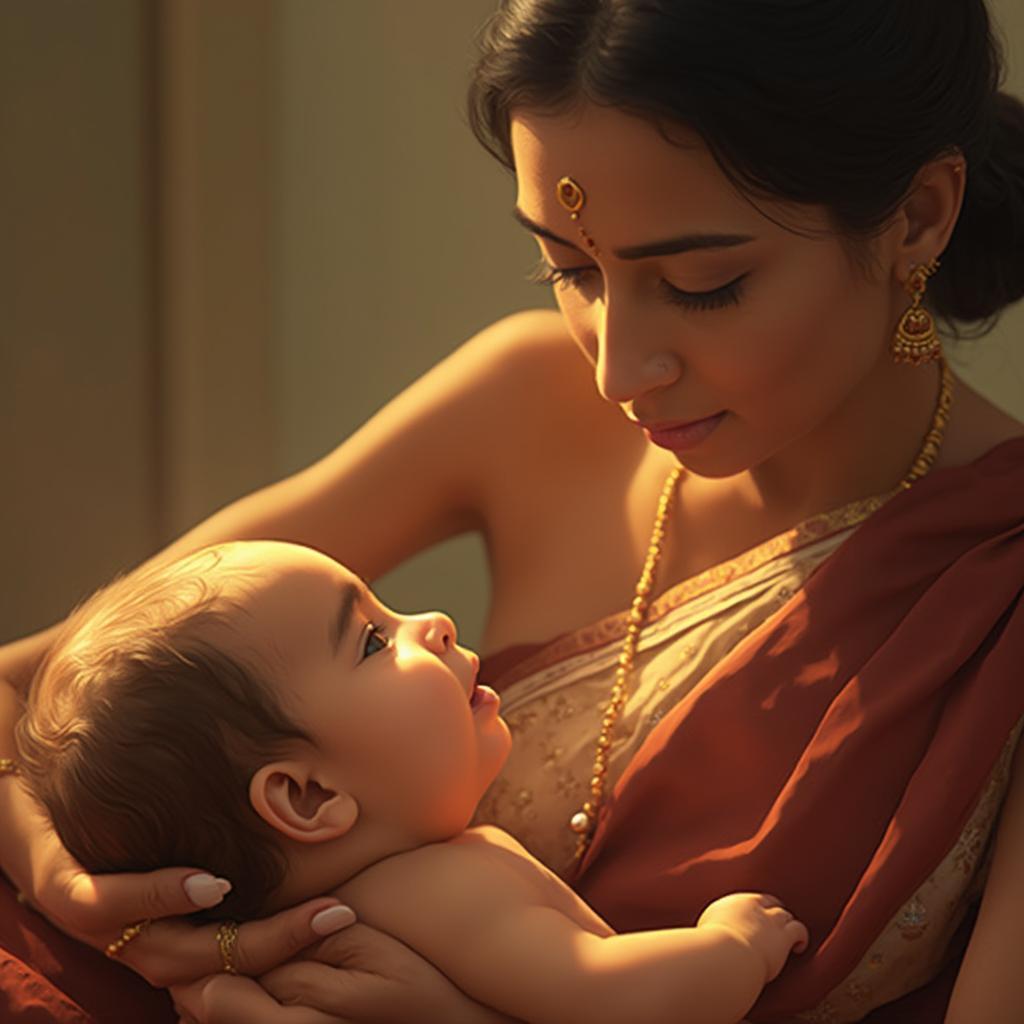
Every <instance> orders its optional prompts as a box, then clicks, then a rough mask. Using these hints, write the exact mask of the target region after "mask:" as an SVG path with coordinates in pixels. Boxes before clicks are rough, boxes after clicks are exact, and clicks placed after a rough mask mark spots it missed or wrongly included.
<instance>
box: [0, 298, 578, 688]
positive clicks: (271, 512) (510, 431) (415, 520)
mask: <svg viewBox="0 0 1024 1024" xmlns="http://www.w3.org/2000/svg"><path fill="white" fill-rule="evenodd" d="M568 349H569V343H568V341H567V339H566V335H565V328H564V325H563V324H562V322H561V319H560V317H559V316H558V314H557V313H554V312H552V311H550V310H533V311H527V312H523V313H517V314H514V315H512V316H509V317H506V318H504V319H502V320H499V321H497V322H496V323H494V324H492V325H491V326H489V327H487V328H485V329H484V330H482V331H480V332H479V333H478V334H476V335H475V336H474V337H472V338H471V339H470V340H469V341H467V342H466V343H465V344H464V345H462V346H461V347H460V348H459V349H457V350H456V351H455V352H454V353H453V354H452V355H451V356H449V357H448V358H447V359H445V360H444V361H443V362H442V363H440V364H439V365H438V366H436V367H434V368H433V369H432V370H431V371H430V372H429V373H427V374H425V375H424V376H423V377H422V378H420V379H419V380H417V381H416V382H415V383H414V384H412V385H411V386H410V387H409V388H408V389H406V390H405V391H404V392H403V393H402V394H400V395H399V396H398V397H397V398H395V399H394V400H393V401H391V402H390V403H388V405H387V406H385V408H383V409H382V410H381V411H380V412H379V413H378V414H377V415H376V416H374V417H373V418H372V419H371V420H370V421H369V422H368V423H366V424H365V425H364V426H363V427H361V428H360V429H359V430H358V431H356V432H355V433H354V434H353V435H352V436H351V437H350V438H348V439H347V440H346V441H344V442H343V443H342V444H340V445H339V446H338V447H337V448H335V449H334V450H333V451H332V452H330V453H329V454H328V455H326V456H325V457H324V458H322V459H320V460H319V461H317V462H316V463H314V464H313V465H311V466H309V467H307V468H306V469H303V470H301V471H299V472H297V473H295V474H293V475H292V476H289V477H287V478H285V479H284V480H281V481H279V482H277V483H274V484H271V485H269V486H267V487H264V488H262V489H260V490H258V491H255V492H253V493H252V494H249V495H247V496H245V497H243V498H240V499H238V500H237V501H235V502H232V503H231V504H230V505H227V506H225V507H224V508H223V509H221V510H220V511H218V512H216V513H214V514H213V515H211V516H210V517H209V518H207V519H206V520H204V521H203V522H202V523H200V524H199V525H198V526H196V527H194V528H193V529H191V530H189V531H188V532H187V533H185V534H184V535H183V536H182V537H180V538H179V539H178V540H176V541H174V542H173V543H172V544H170V545H168V546H167V547H166V548H165V549H163V550H162V551H160V552H159V553H158V554H156V555H154V556H153V557H152V558H151V559H150V560H149V561H150V562H151V563H155V562H164V561H172V560H174V559H175V558H178V557H180V556H182V555H185V554H188V553H189V552H191V551H194V550H196V549H198V548H201V547H204V546H206V545H208V544H214V543H218V542H220V541H225V540H245V539H253V538H261V539H276V540H290V541H295V542H298V543H303V544H307V545H309V546H311V547H315V548H318V549H319V550H321V551H324V552H326V553H327V554H329V555H331V556H332V557H334V558H336V559H337V560H338V561H340V562H343V563H344V564H345V565H347V566H349V567H350V568H351V569H352V570H353V571H355V572H356V573H358V574H359V575H360V576H362V577H363V578H364V579H367V580H374V579H376V578H377V577H379V576H381V575H382V574H383V573H385V572H387V571H388V570H390V569H392V568H394V567H395V566H396V565H398V564H399V563H400V562H402V561H404V560H405V559H407V558H409V557H410V556H412V555H413V554H415V553H417V552H418V551H422V550H423V549H424V548H427V547H429V546H430V545H432V544H434V543H437V542H438V541H441V540H444V539H446V538H448V537H452V536H454V535H456V534H458V533H462V532H465V531H467V530H470V529H474V528H485V527H486V520H487V518H488V509H489V508H490V507H491V506H492V505H494V504H495V503H497V502H499V501H500V500H501V499H500V491H501V486H502V483H503V481H504V478H505V477H507V476H508V475H509V474H510V473H511V474H513V475H515V474H517V473H518V472H519V468H520V467H521V466H522V463H523V460H524V459H525V458H527V457H536V452H537V451H538V450H543V446H541V447H540V449H538V444H537V443H536V442H537V441H540V440H542V439H546V441H547V443H548V444H550V436H551V431H550V430H547V429H546V427H545V426H544V423H543V422H542V421H543V417H542V416H541V415H540V413H541V409H540V408H539V405H538V401H537V399H538V392H539V391H540V387H539V384H538V381H544V380H546V381H547V382H548V383H549V384H551V380H552V372H551V364H552V362H554V363H555V364H557V367H558V372H559V373H562V374H564V370H562V369H561V367H562V366H563V364H565V363H566V362H570V363H571V364H572V365H573V367H574V368H575V363H576V362H577V361H578V360H577V357H576V356H575V355H574V354H573V353H571V352H569V350H568ZM566 356H568V360H567V359H566ZM559 390H563V389H561V388H559ZM567 397H568V396H566V395H562V396H561V397H560V398H559V399H558V401H559V402H560V403H561V404H563V405H564V403H565V402H566V401H567ZM552 404H554V403H552ZM534 434H536V435H537V436H536V437H535V436H534ZM545 435H546V438H545ZM531 452H532V453H534V454H533V455H532V456H531V455H530V453H531ZM97 582H100V581H97ZM57 628H58V627H56V626H55V627H52V628H51V629H50V630H47V631H43V632H39V633H36V634H33V635H31V636H29V637H25V638H23V639H21V640H17V641H13V642H11V643H8V644H6V645H4V646H0V677H3V678H6V679H8V680H10V681H11V682H13V683H14V684H15V686H16V687H17V689H18V690H19V691H20V692H22V693H23V694H24V693H25V692H27V687H28V684H29V681H30V679H31V676H32V673H33V672H34V670H35V667H36V665H37V664H38V662H39V660H40V658H41V657H42V656H43V654H44V653H45V652H46V650H47V649H48V648H49V646H50V643H51V642H52V639H53V635H54V633H55V632H56V629H57Z"/></svg>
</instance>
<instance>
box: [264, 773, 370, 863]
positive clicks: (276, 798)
mask: <svg viewBox="0 0 1024 1024" xmlns="http://www.w3.org/2000/svg"><path fill="white" fill-rule="evenodd" d="M249 802H250V803H251V804H252V806H253V810H255V811H256V813H257V814H258V815H259V816H260V817H261V818H262V819H263V820H264V821H265V822H266V823H267V824H268V825H269V826H270V827H271V828H273V829H274V830H275V831H277V832H280V833H281V834H282V835H285V836H287V837H288V838H289V839H294V840H295V841H296V842H299V843H324V842H327V841H328V840H331V839H337V838H338V837H339V836H343V835H345V833H346V832H348V830H349V829H350V828H352V826H353V825H354V824H355V823H356V819H357V818H358V817H359V805H358V804H357V803H356V801H355V798H354V797H352V796H351V795H350V794H348V793H345V792H343V791H337V790H332V789H325V788H324V787H323V786H321V785H320V783H318V782H317V781H316V779H314V778H313V777H312V776H311V775H310V771H309V766H308V765H304V764H302V763H301V762H298V761H275V762H274V763H273V764H265V765H264V766H263V767H262V768H260V769H259V770H258V771H257V772H256V774H255V775H253V777H252V780H251V781H250V782H249Z"/></svg>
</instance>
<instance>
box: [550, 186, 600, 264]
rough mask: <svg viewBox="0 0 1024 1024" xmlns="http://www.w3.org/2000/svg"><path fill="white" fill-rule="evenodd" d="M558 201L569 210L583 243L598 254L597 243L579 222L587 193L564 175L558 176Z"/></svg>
mask: <svg viewBox="0 0 1024 1024" xmlns="http://www.w3.org/2000/svg"><path fill="white" fill-rule="evenodd" d="M556 191H557V195H558V201H559V202H560V203H561V204H562V206H564V207H565V209H567V210H568V211H569V216H570V217H571V218H572V219H573V221H574V222H575V223H576V227H578V228H579V232H580V236H581V237H582V239H583V243H584V245H586V247H587V248H588V249H589V250H590V251H591V252H592V253H593V254H594V255H595V256H598V255H600V250H599V249H598V248H597V243H596V242H595V241H594V240H593V239H592V238H591V237H590V235H588V234H587V232H586V229H585V228H584V227H583V225H582V224H581V223H580V210H582V209H583V207H584V206H585V205H586V202H587V195H586V193H585V192H584V191H583V189H582V187H581V186H580V184H579V183H578V182H576V181H574V180H573V179H572V178H570V177H568V176H566V177H564V178H560V179H559V181H558V186H557V190H556Z"/></svg>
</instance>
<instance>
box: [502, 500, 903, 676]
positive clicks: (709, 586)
mask: <svg viewBox="0 0 1024 1024" xmlns="http://www.w3.org/2000/svg"><path fill="white" fill-rule="evenodd" d="M895 493H896V492H889V493H888V494H880V495H875V496H874V497H871V498H862V499H860V500H858V501H854V502H851V503H850V504H849V505H844V506H843V507H842V508H838V509H834V510H833V511H831V512H823V513H821V514H819V515H816V516H811V518H810V519H805V520H804V521H803V522H802V523H798V524H797V525H796V526H794V527H792V528H791V529H789V530H786V531H784V532H783V533H780V534H777V535H776V536H775V537H772V538H770V539H769V540H766V541H764V542H763V543H762V544H758V545H757V546H756V547H753V548H750V549H749V550H748V551H744V552H743V553H742V554H740V555H737V556H736V557H735V558H732V559H729V560H728V561H726V562H721V563H720V564H718V565H715V566H712V567H711V568H709V569H705V570H704V571H703V572H701V573H698V574H697V575H696V576H691V577H690V578H689V579H687V580H683V581H682V582H680V583H677V584H676V585H675V586H673V587H671V588H669V589H668V590H667V591H665V593H664V594H662V595H661V596H660V597H658V598H657V599H656V600H654V601H652V602H651V607H650V613H649V619H648V621H651V622H653V621H654V620H656V619H658V618H661V617H662V616H663V615H665V614H667V613H668V612H670V611H673V610H674V609H676V608H680V607H682V606H683V605H685V604H687V603H688V602H689V601H692V600H693V599H694V598H696V597H699V596H701V595H703V594H707V593H711V592H712V591H714V590H717V589H718V588H719V587H722V586H724V585H726V584H727V583H731V582H732V581H733V580H736V579H739V578H740V577H742V576H746V575H747V574H748V573H752V572H754V571H755V570H757V569H760V568H761V567H762V566H764V565H767V564H768V563H769V562H772V561H774V560H775V559H777V558H779V557H781V556H783V555H789V554H792V553H794V552H796V551H798V550H800V549H801V548H803V547H806V546H808V545H810V544H812V543H816V542H818V541H821V540H824V539H826V538H827V537H831V536H833V535H835V534H838V533H842V532H843V531H846V530H850V529H852V528H853V527H855V526H857V525H859V524H860V523H862V522H863V521H864V520H865V519H867V518H868V517H869V516H871V515H873V514H874V513H875V512H877V511H878V510H879V509H880V508H881V507H882V506H883V505H884V504H886V502H887V501H889V499H890V498H892V497H894V496H895ZM779 593H780V595H781V596H786V597H788V596H790V595H791V591H790V590H789V589H788V588H782V589H781V590H780V591H779ZM628 620H629V612H628V611H624V612H619V613H617V614H615V615H609V616H608V617H607V618H604V619H601V620H600V621H599V622H595V623H594V624H593V625H590V626H586V627H584V628H582V629H578V630H575V631H574V632H572V633H570V634H569V635H567V636H564V637H562V638H561V639H559V640H555V641H554V642H553V643H550V644H547V645H545V646H544V647H543V648H542V649H541V650H539V651H537V652H536V653H535V654H533V655H531V656H530V657H528V658H526V659H524V660H523V661H522V662H521V663H520V664H518V665H516V666H515V667H514V668H513V669H511V670H510V671H509V672H508V673H507V675H506V676H505V681H507V682H514V681H517V680H520V679H525V678H527V677H528V676H531V675H533V674H534V673H536V672H539V671H540V670H541V669H543V668H545V667H547V666H549V665H553V664H557V663H559V662H562V661H564V660H565V659H567V658H571V657H574V656H575V655H577V654H581V653H583V652H585V651H590V650H594V649H596V648H600V647H603V646H605V645H606V644H610V643H614V642H616V641H621V640H622V638H623V637H624V636H625V635H626V627H627V625H628ZM692 654H693V651H692V650H688V649H687V648H684V649H683V655H684V657H692Z"/></svg>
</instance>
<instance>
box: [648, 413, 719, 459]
mask: <svg viewBox="0 0 1024 1024" xmlns="http://www.w3.org/2000/svg"><path fill="white" fill-rule="evenodd" d="M725 416H726V412H725V411H722V412H720V413H716V414H715V415H714V416H707V417H705V418H704V419H702V420H693V421H691V422H690V423H675V424H673V423H658V424H652V425H651V426H645V425H644V424H641V426H642V427H643V430H644V433H645V434H646V435H647V440H648V441H650V442H651V444H656V445H658V447H659V448H668V449H669V450H670V451H673V452H681V451H687V450H689V449H690V448H696V447H697V445H699V444H701V442H703V441H704V440H705V439H706V438H708V437H710V436H711V434H712V433H714V431H715V428H716V427H717V426H718V424H719V423H721V422H722V420H723V419H724V418H725Z"/></svg>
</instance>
